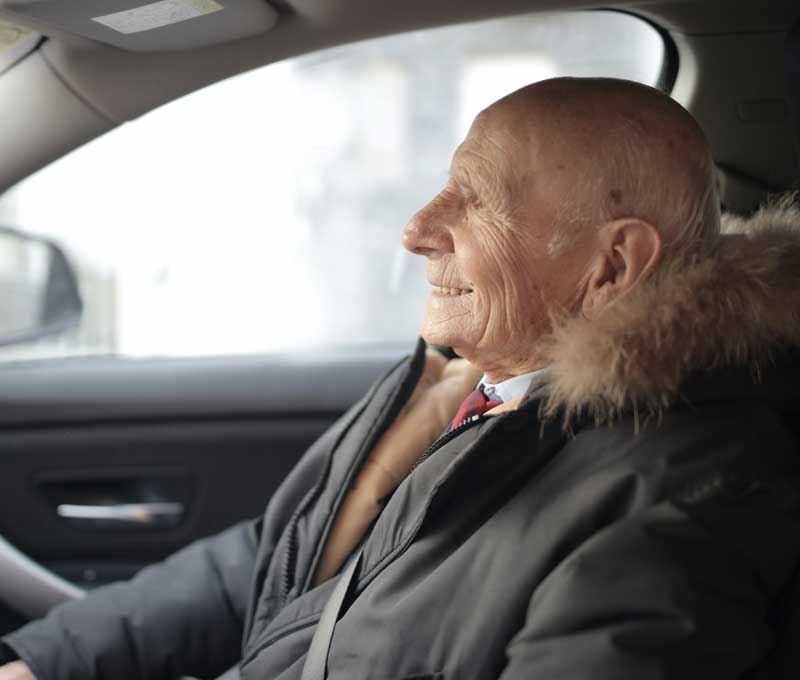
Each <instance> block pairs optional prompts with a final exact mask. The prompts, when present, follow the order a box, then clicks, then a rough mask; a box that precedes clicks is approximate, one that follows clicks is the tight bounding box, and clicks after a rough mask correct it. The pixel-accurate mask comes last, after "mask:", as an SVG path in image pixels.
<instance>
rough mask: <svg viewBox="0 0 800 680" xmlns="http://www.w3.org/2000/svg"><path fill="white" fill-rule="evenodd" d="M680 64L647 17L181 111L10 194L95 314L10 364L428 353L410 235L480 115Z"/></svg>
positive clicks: (192, 102) (400, 60)
mask: <svg viewBox="0 0 800 680" xmlns="http://www.w3.org/2000/svg"><path fill="white" fill-rule="evenodd" d="M664 55H665V49H664V43H663V40H662V38H661V36H660V35H659V33H658V32H657V31H656V30H655V29H654V28H652V27H651V26H650V25H649V24H647V23H645V22H643V21H641V20H639V19H637V18H635V17H633V16H630V15H626V14H621V13H615V12H608V11H592V12H580V13H562V14H550V15H541V14H540V15H526V16H517V17H510V18H504V19H496V20H490V21H483V22H477V23H471V24H465V25H458V26H451V27H445V28H440V29H433V30H424V31H418V32H413V33H406V34H401V35H396V36H391V37H386V38H380V39H375V40H370V41H366V42H362V43H357V44H353V45H347V46H344V47H340V48H335V49H329V50H326V51H322V52H318V53H314V54H310V55H306V56H302V57H300V58H296V59H291V60H287V61H284V62H281V63H276V64H273V65H270V66H267V67H264V68H261V69H258V70H255V71H252V72H249V73H246V74H243V75H240V76H236V77H234V78H231V79H229V80H226V81H224V82H221V83H218V84H215V85H213V86H210V87H208V88H206V89H204V90H201V91H199V92H196V93H193V94H191V95H189V96H186V97H184V98H182V99H180V100H177V101H175V102H172V103H170V104H167V105H165V106H163V107H161V108H159V109H157V110H155V111H153V112H151V113H149V114H147V115H145V116H142V117H141V118H139V119H138V120H135V121H133V122H131V123H128V124H126V125H123V126H122V127H120V128H118V129H116V130H114V131H112V132H110V133H108V134H107V135H105V136H103V137H101V138H99V139H97V140H95V141H93V142H91V143H89V144H87V145H85V146H83V147H81V148H80V149H78V150H76V151H74V152H72V153H71V154H69V155H68V156H66V157H64V158H63V159H61V160H59V161H57V162H55V163H53V164H51V165H49V166H48V167H46V168H44V169H42V170H41V171H39V172H38V173H36V174H35V175H33V176H31V177H30V178H28V179H26V180H24V181H23V182H21V183H20V184H18V185H17V186H15V187H14V188H12V189H11V190H9V191H8V192H6V193H5V194H4V195H3V196H2V197H0V225H4V226H10V227H15V228H18V229H23V230H26V231H28V232H30V233H34V234H40V235H43V236H47V237H49V238H51V239H53V240H55V241H57V242H58V243H59V244H60V245H61V247H62V248H63V249H64V250H65V251H66V253H67V254H68V256H69V257H70V259H71V261H72V263H73V264H74V265H75V266H76V268H77V269H78V272H79V280H80V287H81V292H82V295H83V298H84V302H85V312H84V318H83V321H82V323H81V326H80V327H79V328H77V329H74V330H71V331H68V332H65V333H63V334H61V335H59V336H56V337H52V338H48V339H43V340H39V341H36V342H32V343H28V344H25V345H18V346H12V347H3V348H0V360H18V359H32V358H44V357H48V358H52V357H65V356H79V355H96V354H106V355H107V354H113V355H121V356H127V357H153V356H162V357H178V356H200V355H229V354H243V353H262V352H281V351H287V350H299V349H310V348H334V347H366V346H368V345H372V346H375V345H387V344H392V345H398V344H401V345H405V346H409V344H410V343H411V342H413V339H414V338H415V337H416V335H417V331H418V327H419V322H420V318H421V315H422V311H423V307H424V303H425V298H426V295H427V290H428V287H427V283H426V281H425V276H424V261H423V258H419V257H414V256H413V255H411V254H409V253H407V252H405V251H404V250H403V249H402V247H401V246H400V231H401V229H402V227H403V226H404V225H405V223H406V222H407V221H408V219H409V218H410V217H411V215H412V214H413V213H414V212H415V211H416V210H417V209H418V208H420V207H421V206H423V205H424V204H425V203H426V202H427V201H428V200H429V199H430V198H431V197H432V196H433V195H435V194H436V193H437V192H438V191H439V190H440V189H441V188H442V187H443V185H444V184H445V182H446V181H447V172H448V167H449V163H450V157H451V154H452V152H453V151H454V149H455V147H456V146H457V145H458V143H459V142H460V140H461V139H462V138H463V137H464V135H465V133H466V131H467V129H468V128H469V125H470V122H471V120H472V118H473V117H474V116H475V115H476V114H477V113H478V112H479V111H480V110H481V109H483V108H484V107H486V106H487V105H488V104H490V103H491V102H493V101H494V100H496V99H498V98H499V97H501V96H503V95H505V94H507V93H508V92H511V91H512V90H514V89H517V88H518V87H521V86H523V85H526V84H528V83H531V82H534V81H537V80H542V79H545V78H550V77H553V76H560V75H572V76H612V77H620V78H627V79H631V80H636V81H640V82H643V83H646V84H649V85H654V84H656V83H657V82H658V81H659V78H660V76H661V74H662V69H663V67H664V58H665V56H664ZM0 289H1V288H0Z"/></svg>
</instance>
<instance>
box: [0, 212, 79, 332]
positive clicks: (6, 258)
mask: <svg viewBox="0 0 800 680" xmlns="http://www.w3.org/2000/svg"><path fill="white" fill-rule="evenodd" d="M82 314H83V301H82V300H81V296H80V293H79V292H78V282H77V278H76V276H75V272H74V271H73V269H72V267H71V266H70V264H69V262H68V261H67V258H66V256H65V255H64V253H63V251H62V250H61V248H59V247H58V246H57V245H56V244H55V243H53V242H52V241H48V240H47V239H44V238H40V237H38V236H32V235H30V234H24V233H22V232H20V231H16V230H14V229H8V228H6V227H0V347H2V346H7V345H14V344H17V343H21V342H28V341H30V340H38V339H39V338H43V337H46V336H48V335H53V334H55V333H61V332H62V331H65V330H67V329H69V328H73V327H75V326H77V325H78V324H79V323H80V320H81V315H82Z"/></svg>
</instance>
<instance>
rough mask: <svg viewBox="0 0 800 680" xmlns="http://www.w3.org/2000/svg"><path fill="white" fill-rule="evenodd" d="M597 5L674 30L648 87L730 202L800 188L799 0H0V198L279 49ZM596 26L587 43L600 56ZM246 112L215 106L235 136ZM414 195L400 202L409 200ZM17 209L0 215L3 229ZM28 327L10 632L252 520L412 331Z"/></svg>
mask: <svg viewBox="0 0 800 680" xmlns="http://www.w3.org/2000/svg"><path fill="white" fill-rule="evenodd" d="M597 10H603V11H605V12H614V13H619V14H623V15H626V16H631V17H636V18H637V19H639V20H641V21H642V22H645V23H646V24H647V25H649V26H650V27H651V28H652V29H654V30H655V31H656V32H657V33H658V35H659V36H660V37H661V39H662V40H663V45H664V58H663V65H662V67H661V71H660V73H659V76H658V82H657V83H656V84H657V85H658V86H659V87H661V88H662V89H664V90H665V91H667V92H669V93H670V94H671V96H672V97H673V98H674V99H676V100H677V101H678V102H680V103H681V104H682V105H683V106H685V107H686V108H687V109H688V110H689V111H690V112H691V113H692V114H693V115H694V116H695V117H696V118H697V119H698V121H699V122H700V124H701V125H702V127H703V129H704V130H705V132H706V135H707V137H708V140H709V143H710V146H711V149H712V151H713V154H714V159H715V162H716V165H717V169H718V181H719V188H720V198H721V202H722V206H723V208H724V209H725V210H728V211H731V212H735V213H740V214H749V213H752V212H753V211H755V210H756V209H757V208H758V207H759V205H761V204H763V202H764V201H766V200H768V199H769V197H770V196H775V195H779V194H782V193H784V192H787V191H790V190H792V189H794V188H796V187H797V180H798V177H800V145H799V138H798V131H800V28H798V24H797V21H798V18H800V5H798V3H797V2H796V1H795V0H730V1H729V2H719V1H717V0H630V1H628V0H617V1H615V2H612V3H599V2H597V0H494V2H491V3H489V2H485V1H484V2H480V1H478V0H461V2H444V1H443V0H405V1H404V2H398V1H396V0H384V1H383V2H367V1H366V0H340V1H338V2H334V1H333V0H166V1H165V2H155V3H143V1H142V0H104V1H103V2H99V1H98V0H71V1H70V2H66V0H0V200H1V199H2V194H3V192H5V191H11V190H12V189H13V187H14V186H15V185H17V184H18V183H20V182H22V181H23V180H25V178H27V177H29V176H31V175H33V174H34V173H36V172H37V171H40V170H42V169H43V168H46V167H47V166H49V165H50V164H51V163H54V162H56V161H58V159H60V158H62V157H64V156H66V155H67V154H69V153H70V152H73V151H74V150H76V149H79V147H81V146H82V145H84V144H87V143H89V142H91V141H92V140H95V139H97V138H100V137H101V136H103V135H105V134H106V133H109V132H110V131H112V130H113V129H115V128H119V127H120V126H123V125H126V124H130V125H134V124H135V122H131V121H136V119H137V118H139V117H141V116H144V115H146V114H148V113H149V112H151V111H153V110H155V109H158V108H159V107H162V106H164V105H166V104H168V103H169V102H172V101H173V100H178V99H179V98H181V97H183V96H185V95H189V94H190V93H193V92H196V91H199V90H201V89H202V88H206V87H208V86H212V85H213V84H214V83H218V82H220V81H224V80H225V79H228V78H231V77H233V76H236V75H237V74H243V73H246V72H249V71H252V70H254V69H258V68H260V67H263V66H266V65H268V64H274V63H278V62H281V61H283V60H288V59H290V58H294V57H298V56H300V55H308V54H312V53H315V52H317V51H319V50H325V49H330V48H336V47H338V46H344V45H348V44H351V43H357V42H358V41H363V40H367V39H376V38H380V37H382V36H391V35H396V34H403V33H407V32H411V31H420V30H423V29H434V28H439V27H446V26H454V25H460V24H469V23H471V22H481V21H486V20H490V19H497V18H501V17H514V16H517V15H525V16H527V17H531V21H533V22H535V21H536V20H537V17H538V16H540V15H541V16H542V17H545V16H550V15H553V14H560V13H565V12H578V13H592V12H595V11H597ZM476 26H478V24H476ZM601 37H602V36H592V35H589V36H587V38H586V39H587V41H588V42H587V44H588V45H589V46H590V49H591V45H592V44H594V42H595V41H596V44H597V45H598V47H597V49H596V53H592V58H596V59H597V60H598V61H599V62H602V58H603V50H604V48H603V47H602V41H601V40H600V38H601ZM422 67H423V70H424V64H423V65H422ZM598 68H600V70H602V64H601V66H600V67H598ZM530 79H531V80H535V79H536V77H535V74H534V75H532V77H531V78H530ZM268 94H269V93H266V96H268ZM308 94H309V97H310V96H311V93H308ZM300 96H301V97H302V96H303V92H301V93H300ZM342 96H345V95H342ZM284 123H285V121H284ZM236 124H237V122H236V120H219V121H218V125H219V126H220V128H221V129H222V130H223V131H224V130H225V129H227V128H228V127H231V128H233V127H235V126H236ZM376 124H377V125H380V121H376ZM263 125H264V129H265V131H266V130H267V129H269V128H271V127H272V126H273V123H272V122H271V121H270V120H268V119H265V120H263ZM279 132H280V131H279ZM256 134H257V133H256ZM198 144H202V140H198ZM159 153H160V151H159V149H158V148H153V149H152V164H153V166H154V167H155V166H157V165H158V164H159V162H160V160H159ZM125 162H126V159H125V158H119V163H120V164H121V165H124V164H125ZM260 162H262V163H263V164H268V163H269V162H270V159H269V158H264V159H261V161H260ZM441 162H442V163H445V164H446V162H447V159H442V160H441ZM106 171H107V172H109V173H113V172H114V168H106ZM72 181H74V182H75V184H76V186H77V185H80V184H81V182H82V178H81V177H74V178H72ZM84 188H85V187H84ZM126 190H127V191H128V192H129V194H130V195H131V197H132V200H135V201H136V202H139V203H142V202H143V203H146V202H147V200H148V196H147V193H146V192H145V193H143V194H139V193H137V186H135V185H131V186H128V187H126ZM64 191H65V192H66V193H67V194H69V193H70V192H71V191H72V189H71V187H69V186H68V187H64ZM261 191H263V194H264V196H266V197H268V196H269V192H270V187H269V186H268V185H267V186H263V187H261ZM85 195H86V194H81V196H82V198H81V200H86V199H85ZM187 200H191V197H188V198H187ZM267 202H268V201H267ZM418 207H419V206H418V205H411V204H409V205H407V206H405V208H406V209H407V214H408V215H409V216H410V215H411V214H412V213H413V210H414V209H416V208H418ZM78 209H79V210H80V207H79V208H78ZM118 209H119V211H120V213H122V212H124V211H125V210H126V206H125V205H120V206H119V208H118ZM0 215H1V214H0ZM114 222H115V215H113V214H110V215H109V216H108V223H107V225H106V227H105V228H106V229H107V230H113V229H114V228H115V226H114ZM19 226H20V225H14V224H4V223H3V221H2V219H0V227H2V228H4V229H5V228H9V230H8V234H10V235H12V236H13V234H14V233H15V232H14V230H15V229H18V228H19ZM402 226H403V224H402V223H398V224H397V225H396V228H397V232H398V234H399V231H400V229H401V228H402ZM321 228H323V229H324V225H322V226H321ZM222 229H223V231H222V233H223V234H224V227H223V228H222ZM2 236H3V233H2V232H0V237H2ZM0 245H2V238H0ZM40 246H41V247H43V248H46V249H48V252H49V253H50V254H49V255H48V257H50V258H51V259H50V262H51V265H50V266H51V269H50V277H51V278H50V279H49V283H48V284H47V285H48V291H47V299H48V304H49V305H50V308H51V311H52V314H51V315H50V316H48V317H47V319H46V324H44V325H45V326H47V331H46V332H47V333H50V334H57V333H59V332H61V331H62V330H63V328H65V327H68V326H69V325H70V324H71V323H72V319H73V318H74V319H76V320H77V319H78V318H79V317H80V315H81V311H82V310H81V300H80V295H79V292H78V291H77V287H76V284H75V282H74V280H73V279H72V278H71V277H70V276H68V275H67V274H64V277H63V280H64V281H66V283H65V284H64V285H62V286H59V287H57V286H55V285H54V284H53V280H54V279H53V278H52V277H53V276H54V274H53V271H55V270H56V269H59V268H60V269H62V270H64V271H66V270H67V269H68V268H69V266H68V263H67V260H68V259H69V257H68V255H67V256H64V254H63V253H62V252H61V250H60V248H59V244H58V243H55V242H49V241H47V242H45V241H42V240H41V239H40ZM363 257H364V258H367V257H368V253H367V252H366V249H365V252H364V253H363ZM1 260H2V258H1V257H0V261H1ZM53 263H55V264H53ZM70 281H72V283H70ZM3 290H4V289H3V288H2V286H0V315H2V314H3V313H4V312H3V310H4V301H3V299H2V298H3V295H4V293H3ZM6 295H7V293H6ZM70 300H71V302H70ZM9 304H10V303H9V301H8V300H7V301H6V307H8V305H9ZM70 305H71V306H70ZM76 322H77V321H76ZM287 323H290V321H289V322H287ZM0 325H2V324H0ZM31 339H32V336H25V335H24V334H22V335H20V334H17V336H9V338H6V339H3V340H0V635H1V634H3V633H7V632H9V631H11V630H13V629H15V628H16V627H18V626H20V625H22V624H24V623H25V622H26V621H29V620H31V619H33V618H36V617H39V616H41V615H43V614H44V613H45V612H46V611H47V610H48V609H49V608H51V607H52V606H54V605H56V604H58V603H59V602H61V601H64V600H66V599H70V598H76V597H81V596H82V594H83V593H85V592H86V591H87V590H88V589H91V588H93V587H96V586H98V585H101V584H104V583H108V582H111V581H115V580H118V579H126V578H129V577H130V576H132V575H133V574H135V573H136V572H137V571H138V570H140V569H141V568H143V567H144V566H146V565H147V564H149V563H152V562H154V561H158V560H161V559H163V558H164V557H166V556H167V555H169V554H170V553H172V552H174V551H175V550H177V549H179V548H180V547H182V546H184V545H187V544H188V543H190V542H191V541H193V540H196V539H198V538H201V537H203V536H208V535H210V534H213V533H215V532H217V531H220V530H222V529H224V528H225V527H227V526H230V525H231V524H233V523H235V522H237V521H240V520H242V519H246V518H249V517H254V516H256V515H258V514H259V513H260V512H262V510H263V508H264V506H265V505H266V504H267V503H268V502H269V499H270V496H271V494H272V493H273V492H274V491H275V489H276V488H277V487H278V485H279V484H280V482H281V481H282V479H283V478H284V477H285V476H286V474H287V473H288V472H289V470H291V468H292V466H293V465H294V464H295V463H296V462H297V460H298V459H299V457H300V456H301V455H302V453H303V451H304V450H305V449H306V448H307V447H308V446H309V445H310V444H311V443H312V442H313V441H314V439H315V438H316V437H318V436H319V435H320V434H321V433H322V432H323V431H324V430H325V429H326V428H327V427H328V426H329V425H330V424H331V423H332V422H333V421H334V420H335V419H336V418H337V417H338V416H339V415H341V414H342V413H343V412H344V411H345V410H346V409H347V408H348V406H349V405H351V404H352V403H354V402H355V401H356V400H357V399H358V398H359V397H360V396H361V395H363V393H364V392H365V391H366V390H367V388H368V386H369V385H370V384H371V383H372V381H374V380H375V379H376V378H377V377H378V376H379V375H380V374H381V373H382V372H384V371H385V370H386V369H388V368H389V367H390V366H392V365H393V364H394V363H395V362H396V361H397V360H398V359H399V358H401V357H402V356H403V355H404V354H407V353H408V351H409V350H410V349H411V347H412V344H413V340H414V338H413V337H409V338H408V342H406V343H395V344H391V345H389V344H385V345H357V344H353V345H352V346H350V347H346V348H341V347H340V348H338V349H335V350H334V349H314V350H306V349H303V350H298V351H291V350H287V351H280V352H263V353H259V352H249V353H246V354H241V355H236V356H195V357H180V356H178V357H160V356H153V357H150V358H139V359H137V360H135V361H132V360H126V359H125V358H124V357H121V356H115V355H113V354H109V355H105V356H74V357H58V356H52V357H37V358H30V359H27V358H25V357H24V355H20V354H14V355H11V354H9V355H8V357H4V356H3V355H4V353H8V352H9V351H10V349H11V348H12V346H13V347H24V346H25V343H26V342H30V341H31ZM12 356H13V358H10V357H12ZM20 356H22V358H20ZM799 611H800V610H799Z"/></svg>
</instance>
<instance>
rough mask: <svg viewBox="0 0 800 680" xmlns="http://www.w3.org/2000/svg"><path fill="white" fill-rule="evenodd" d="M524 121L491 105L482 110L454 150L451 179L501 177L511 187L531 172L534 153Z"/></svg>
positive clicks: (483, 179)
mask: <svg viewBox="0 0 800 680" xmlns="http://www.w3.org/2000/svg"><path fill="white" fill-rule="evenodd" d="M532 141H533V140H532V138H531V134H530V130H529V129H528V125H527V121H525V120H524V119H523V118H522V117H520V116H512V115H507V113H506V112H504V111H497V110H495V109H494V108H490V109H487V110H486V111H483V112H482V113H481V114H479V115H478V117H477V118H476V119H475V121H474V122H473V123H472V126H471V127H470V129H469V132H468V133H467V136H466V138H465V139H464V141H463V142H462V143H461V144H460V145H459V146H458V148H457V149H456V151H455V153H454V154H453V160H452V163H451V166H450V173H451V176H453V178H454V179H456V180H459V179H462V178H463V179H467V180H470V181H473V182H475V181H486V180H488V179H493V180H495V181H496V180H498V179H502V180H503V183H504V185H505V186H506V187H507V188H508V189H509V190H514V189H516V188H517V185H518V184H519V183H520V182H522V181H523V180H524V179H525V178H526V177H527V176H528V175H529V174H530V172H531V169H532V168H531V165H532V160H533V158H534V156H535V154H534V153H533V152H534V145H533V143H532Z"/></svg>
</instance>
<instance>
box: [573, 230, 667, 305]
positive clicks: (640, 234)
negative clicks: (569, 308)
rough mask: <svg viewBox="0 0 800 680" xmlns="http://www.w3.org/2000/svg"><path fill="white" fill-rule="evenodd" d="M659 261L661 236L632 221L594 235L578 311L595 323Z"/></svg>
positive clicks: (656, 231) (655, 231) (599, 231)
mask: <svg viewBox="0 0 800 680" xmlns="http://www.w3.org/2000/svg"><path fill="white" fill-rule="evenodd" d="M660 257H661V234H659V233H658V230H657V229H656V228H655V227H654V226H653V225H652V224H650V223H649V222H645V221H644V220H640V219H636V218H625V219H621V220H615V221H613V222H609V223H608V224H605V225H603V226H602V227H601V228H600V229H599V230H598V232H597V240H596V246H595V254H594V256H593V258H592V260H591V263H590V266H589V271H588V274H587V283H586V292H585V294H584V297H583V304H582V310H583V315H584V316H585V317H586V318H587V319H596V318H597V317H599V316H600V315H601V314H602V313H603V311H604V310H605V309H606V308H607V307H608V306H609V305H610V304H612V303H613V302H615V301H616V300H618V299H619V298H620V297H622V296H623V295H625V294H626V293H628V292H630V291H631V290H633V289H634V288H635V287H636V286H637V285H638V283H639V282H640V281H642V280H643V279H644V278H645V277H646V275H647V274H648V273H649V272H650V271H651V270H652V269H653V267H655V265H656V263H657V262H658V260H659V259H660Z"/></svg>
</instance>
